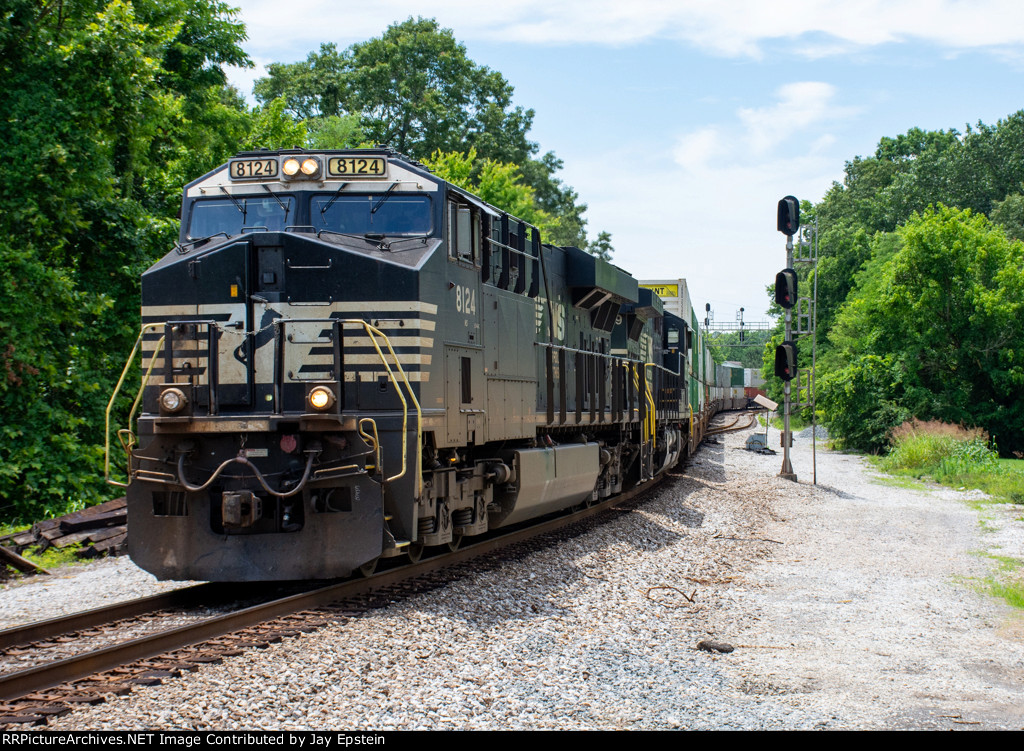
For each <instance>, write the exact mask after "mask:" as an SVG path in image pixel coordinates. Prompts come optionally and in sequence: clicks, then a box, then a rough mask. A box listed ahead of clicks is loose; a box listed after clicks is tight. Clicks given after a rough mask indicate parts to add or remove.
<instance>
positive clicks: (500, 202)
mask: <svg viewBox="0 0 1024 751" xmlns="http://www.w3.org/2000/svg"><path fill="white" fill-rule="evenodd" d="M425 164H426V166H427V167H428V168H429V169H430V171H431V172H433V173H434V174H435V175H437V176H438V177H440V178H441V179H443V180H447V181H448V182H450V183H452V184H453V185H457V186H459V187H460V188H463V189H465V190H467V191H469V192H471V193H474V194H475V195H478V196H480V198H482V199H483V200H485V201H487V202H488V203H490V204H492V205H493V206H496V207H498V208H499V209H501V210H502V211H507V212H508V213H509V214H511V215H512V216H514V217H517V218H518V219H522V220H524V221H527V222H529V223H530V224H532V225H534V226H536V227H537V228H538V229H540V230H541V234H542V236H544V237H545V242H548V240H547V238H546V232H547V230H548V228H549V227H550V226H551V223H552V219H551V216H550V215H548V214H547V213H546V212H544V211H543V210H541V209H540V208H539V207H538V206H537V202H536V201H535V200H534V192H533V188H531V187H530V186H529V185H527V184H526V183H525V182H524V181H523V177H522V174H521V173H520V172H519V168H518V167H517V166H516V165H514V164H504V163H502V162H496V161H494V160H493V159H480V158H478V157H477V153H476V150H475V149H470V150H469V153H468V154H462V153H459V152H449V153H442V152H441V151H435V152H434V154H433V156H432V157H431V158H430V159H428V160H427V161H426V162H425Z"/></svg>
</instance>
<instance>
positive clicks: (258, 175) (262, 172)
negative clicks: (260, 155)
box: [228, 159, 277, 180]
mask: <svg viewBox="0 0 1024 751" xmlns="http://www.w3.org/2000/svg"><path fill="white" fill-rule="evenodd" d="M228 174H229V175H230V176H231V179H232V180H260V179H262V178H267V177H277V159H232V160H231V161H229V162H228Z"/></svg>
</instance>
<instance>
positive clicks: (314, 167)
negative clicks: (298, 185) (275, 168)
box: [300, 157, 320, 177]
mask: <svg viewBox="0 0 1024 751" xmlns="http://www.w3.org/2000/svg"><path fill="white" fill-rule="evenodd" d="M300 169H301V170H302V174H304V175H306V177H314V176H315V175H316V174H317V173H318V172H319V171H320V162H318V161H317V160H316V159H314V158H313V157H307V158H306V159H303V160H302V167H301V168H300Z"/></svg>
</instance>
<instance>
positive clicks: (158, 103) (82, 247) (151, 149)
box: [0, 0, 252, 521]
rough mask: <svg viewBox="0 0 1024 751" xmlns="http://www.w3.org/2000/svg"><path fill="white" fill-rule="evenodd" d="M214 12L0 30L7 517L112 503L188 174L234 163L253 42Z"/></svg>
mask: <svg viewBox="0 0 1024 751" xmlns="http://www.w3.org/2000/svg"><path fill="white" fill-rule="evenodd" d="M233 15H234V11H232V10H231V9H229V8H228V6H226V5H224V4H223V3H220V2H215V1H213V0H171V1H170V2H159V3H158V2H155V1H154V0H135V1H134V2H128V1H127V0H63V2H47V3H40V2H37V0H9V2H8V3H7V4H6V6H5V11H4V13H3V15H2V19H0V77H2V79H3V81H4V97H3V98H2V100H0V108H2V116H0V163H2V164H3V165H5V167H4V168H3V169H0V310H3V316H2V318H0V412H2V414H3V420H2V422H0V438H2V440H0V518H6V519H12V520H26V521H27V520H31V519H33V518H39V517H40V516H52V515H57V514H60V513H64V512H65V511H67V510H72V509H76V508H81V507H82V506H84V505H85V504H86V503H89V502H93V501H96V500H100V499H102V498H104V497H107V496H108V495H109V492H108V490H107V488H106V487H105V486H104V485H103V483H102V477H101V470H100V467H101V466H102V461H101V457H102V444H103V427H102V426H103V414H104V410H105V408H106V402H107V399H108V397H109V394H110V392H111V390H112V386H113V383H114V381H115V380H116V378H117V377H118V376H119V375H120V373H121V368H122V366H123V361H124V357H125V356H126V354H127V352H128V350H129V348H130V346H131V343H132V342H133V341H134V338H135V335H136V333H137V327H138V309H139V295H138V278H139V275H140V274H141V272H142V271H143V270H144V269H145V268H146V267H147V266H148V265H149V264H150V263H152V261H153V260H155V259H156V258H158V257H159V256H160V255H162V254H163V252H165V250H166V249H167V248H168V247H169V246H170V243H171V240H172V239H173V238H174V237H175V236H176V234H177V222H176V221H175V219H174V215H175V214H176V213H177V208H178V205H180V204H179V201H180V198H179V196H180V192H179V191H180V186H181V183H182V181H183V176H185V175H188V177H189V178H191V177H194V176H195V174H202V173H203V172H205V171H206V170H208V169H209V168H210V167H211V166H213V165H214V164H216V163H218V162H220V161H223V159H224V157H225V156H226V155H227V154H229V153H233V152H234V151H235V150H237V148H238V146H239V145H240V144H241V143H243V142H244V141H245V137H246V135H247V134H248V133H249V132H250V130H251V127H252V126H251V117H252V116H251V113H250V112H249V111H248V109H247V108H245V107H244V104H242V103H241V100H240V99H239V98H238V97H237V94H236V93H235V94H233V93H232V92H231V91H230V90H229V89H227V88H226V87H225V86H224V80H225V79H224V75H223V73H222V72H221V70H220V65H222V64H234V65H245V64H247V63H248V58H247V57H246V55H245V53H244V52H243V51H242V50H241V48H240V47H239V46H238V44H239V43H240V42H241V40H242V39H244V30H243V28H242V26H241V24H239V23H237V22H236V21H235V20H234V18H233Z"/></svg>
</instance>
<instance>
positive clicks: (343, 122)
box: [253, 18, 600, 248]
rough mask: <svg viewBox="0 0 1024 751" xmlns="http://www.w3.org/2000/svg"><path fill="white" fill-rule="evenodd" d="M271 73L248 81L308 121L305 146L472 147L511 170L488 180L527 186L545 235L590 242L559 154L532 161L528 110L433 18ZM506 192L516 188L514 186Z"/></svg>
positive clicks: (421, 151) (461, 150)
mask: <svg viewBox="0 0 1024 751" xmlns="http://www.w3.org/2000/svg"><path fill="white" fill-rule="evenodd" d="M267 74H268V75H267V76H266V77H265V78H261V79H259V80H258V81H257V82H256V84H255V86H254V88H253V92H254V94H255V95H256V98H257V99H258V100H259V101H260V102H263V103H264V104H269V103H270V102H272V101H274V100H278V99H280V100H283V101H284V102H285V108H286V110H287V111H288V112H289V113H291V114H292V115H293V116H295V117H296V118H300V119H302V120H304V121H305V123H306V126H307V129H308V132H309V141H308V143H309V145H310V146H313V147H316V148H339V147H340V146H350V145H358V144H363V143H369V144H388V145H390V146H393V147H394V148H396V149H397V150H398V151H400V152H402V153H404V154H408V155H409V156H412V157H413V158H415V159H419V160H420V161H423V162H429V161H431V160H432V159H434V155H435V154H437V153H441V154H463V155H465V154H468V153H470V152H471V151H472V152H473V153H475V154H476V155H477V159H478V160H479V162H480V164H481V165H484V164H489V165H492V169H493V168H495V167H493V165H510V166H511V167H512V169H513V170H514V171H515V173H516V175H515V178H514V179H512V176H511V174H509V175H496V176H494V177H493V178H492V180H493V181H495V182H504V183H505V184H506V186H511V183H513V182H514V183H518V184H522V185H525V186H528V187H529V188H531V190H532V191H533V192H532V197H531V201H532V203H534V204H535V207H534V209H532V211H534V212H539V214H542V215H543V216H545V217H546V218H545V219H544V222H543V223H544V228H545V240H546V241H547V242H551V243H554V244H557V245H576V246H578V247H581V248H585V247H587V236H586V231H585V227H586V224H587V221H586V219H585V218H584V217H583V214H584V213H585V212H586V210H587V206H586V204H582V203H580V202H579V196H578V195H577V193H576V192H575V191H574V190H573V189H572V188H570V187H568V186H566V185H563V184H562V182H561V181H560V180H559V179H558V178H556V177H555V174H556V173H557V172H558V171H559V170H560V169H561V168H562V161H561V160H560V159H558V158H557V157H556V156H555V155H554V154H553V153H551V152H548V153H547V154H545V155H544V156H542V157H540V158H535V155H536V153H537V144H536V143H534V142H533V141H530V140H529V137H528V134H529V131H530V128H531V126H532V125H533V117H534V112H533V110H531V109H523V108H522V107H518V106H513V105H512V94H513V87H512V85H511V84H509V82H508V81H506V80H505V78H504V77H503V76H502V75H501V74H500V73H498V72H497V71H492V70H490V69H489V68H487V67H486V66H482V65H477V64H476V63H475V62H473V61H472V60H470V59H469V57H468V56H467V54H466V48H465V46H463V45H462V44H459V43H458V42H457V41H456V40H455V37H454V35H453V34H452V31H451V29H443V28H441V27H440V26H439V25H438V23H437V21H435V20H434V19H424V18H416V19H413V18H409V19H407V20H405V21H403V22H401V23H395V24H392V25H391V26H389V27H388V28H387V29H386V30H385V31H384V33H383V34H382V35H381V36H380V37H376V38H373V39H369V40H367V41H365V42H360V43H357V44H353V45H352V46H351V47H349V48H347V49H345V50H341V51H339V50H338V48H337V45H334V44H327V43H325V44H322V45H321V46H320V50H319V51H318V52H311V53H310V54H309V55H308V56H307V57H306V59H305V60H302V61H299V62H295V63H272V64H270V65H268V66H267ZM335 144H337V145H335ZM481 169H483V168H482V167H480V168H478V169H477V172H475V173H474V176H473V177H474V179H476V180H479V178H480V170H481ZM460 184H461V183H460ZM506 190H508V191H511V192H512V193H514V194H515V196H514V197H518V195H519V193H518V190H519V188H518V187H515V188H512V187H507V188H506ZM495 205H498V206H501V207H502V208H505V209H506V210H508V211H512V209H511V208H509V207H508V206H506V205H504V204H500V203H496V204H495ZM524 211H525V210H524ZM539 214H538V215H539ZM519 215H520V216H522V217H523V218H526V216H525V214H522V213H520V214H519ZM597 242H600V238H599V239H598V241H597Z"/></svg>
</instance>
